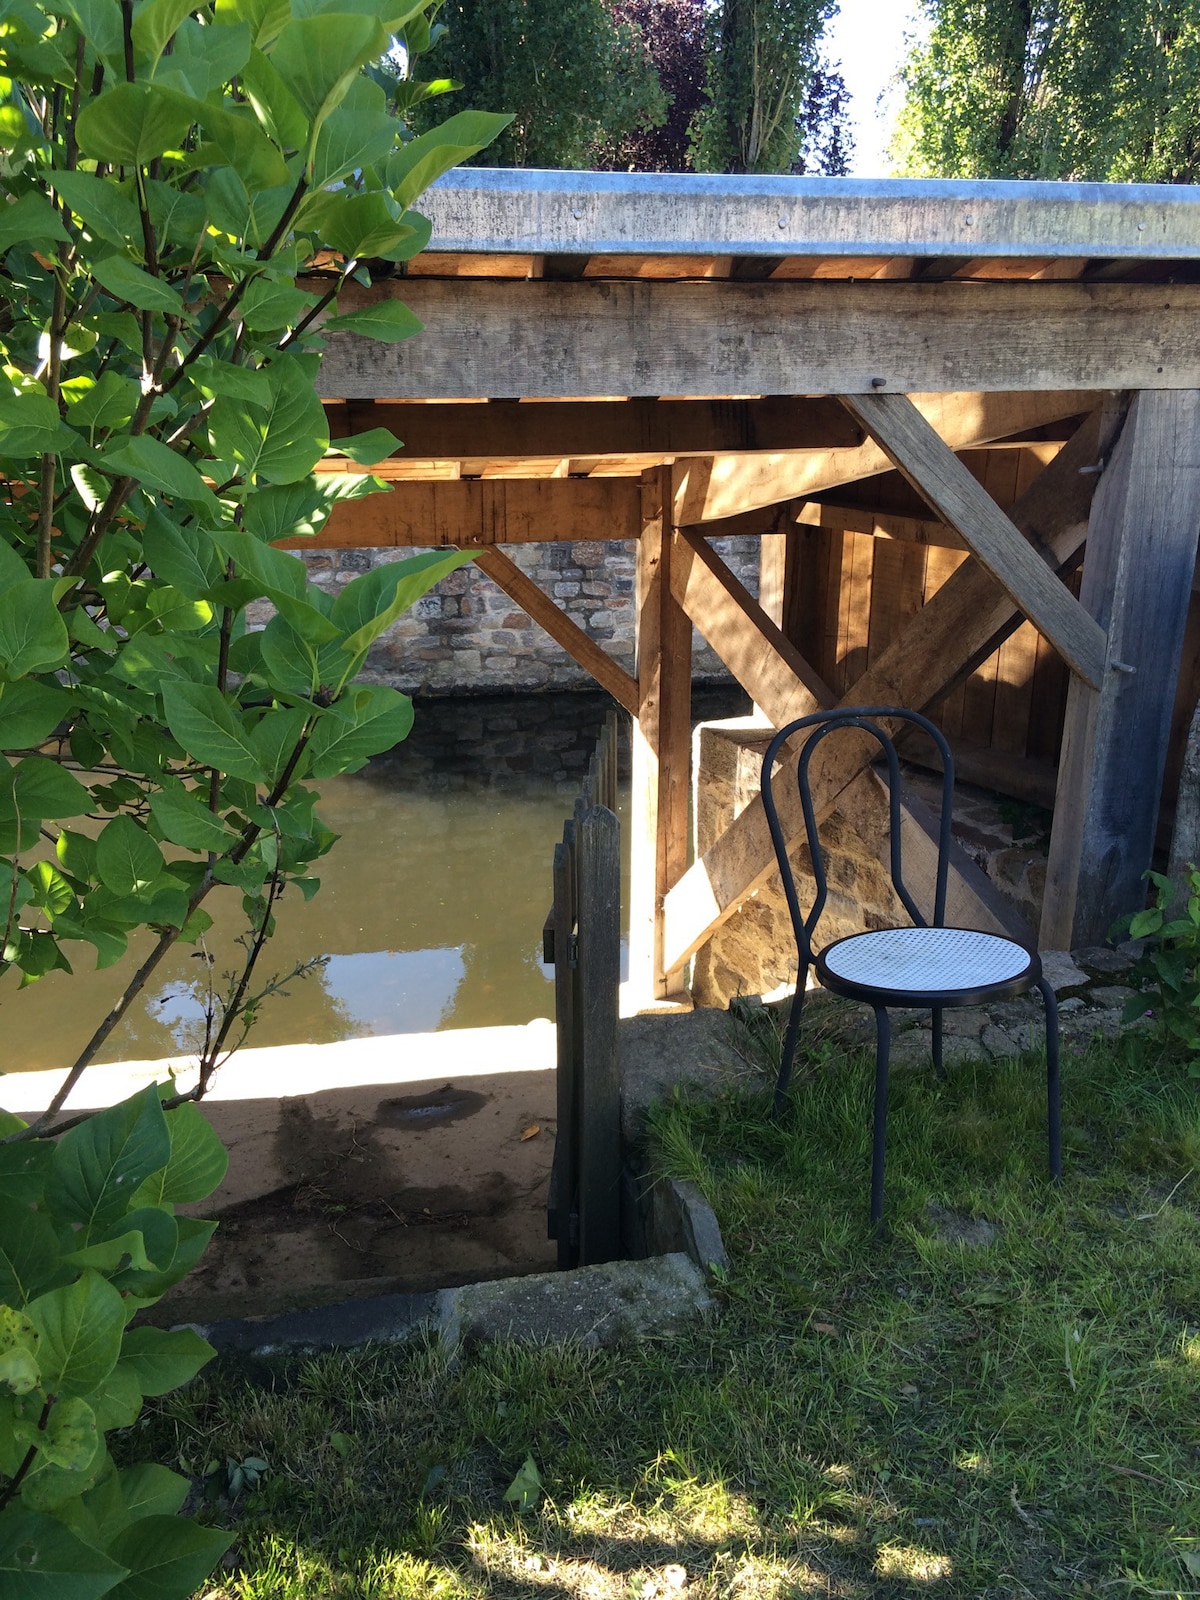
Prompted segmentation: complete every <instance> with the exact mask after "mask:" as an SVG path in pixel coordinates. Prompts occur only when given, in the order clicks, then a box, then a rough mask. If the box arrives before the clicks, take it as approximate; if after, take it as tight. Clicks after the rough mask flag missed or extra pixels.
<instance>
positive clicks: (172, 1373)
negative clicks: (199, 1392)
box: [121, 1328, 217, 1395]
mask: <svg viewBox="0 0 1200 1600" xmlns="http://www.w3.org/2000/svg"><path fill="white" fill-rule="evenodd" d="M216 1353H217V1352H216V1351H215V1350H214V1349H213V1347H212V1345H210V1344H209V1342H208V1340H207V1339H202V1338H201V1337H200V1335H199V1334H198V1333H197V1332H196V1331H195V1329H193V1328H172V1329H171V1331H170V1332H169V1333H168V1332H167V1331H166V1330H165V1329H164V1328H130V1329H129V1331H128V1333H126V1335H125V1340H124V1343H123V1345H122V1347H121V1360H122V1361H123V1362H127V1363H128V1364H129V1365H130V1366H131V1367H132V1368H133V1371H134V1374H135V1376H136V1377H137V1381H138V1383H139V1385H140V1386H141V1390H142V1393H143V1394H146V1395H156V1394H166V1393H167V1391H168V1390H169V1389H178V1388H179V1386H180V1385H181V1384H184V1383H187V1382H188V1380H189V1379H191V1378H194V1377H195V1376H196V1374H197V1373H198V1372H199V1371H200V1368H201V1367H203V1366H205V1365H206V1364H207V1363H208V1362H209V1361H211V1360H212V1358H213V1357H214V1356H215V1355H216Z"/></svg>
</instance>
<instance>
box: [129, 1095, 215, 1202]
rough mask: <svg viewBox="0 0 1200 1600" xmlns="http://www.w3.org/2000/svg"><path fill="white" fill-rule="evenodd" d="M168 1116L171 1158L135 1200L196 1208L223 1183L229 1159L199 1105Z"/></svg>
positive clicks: (139, 1191) (182, 1107)
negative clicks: (193, 1205) (195, 1206)
mask: <svg viewBox="0 0 1200 1600" xmlns="http://www.w3.org/2000/svg"><path fill="white" fill-rule="evenodd" d="M166 1115H167V1127H168V1128H169V1129H170V1132H171V1159H170V1161H168V1163H167V1165H166V1166H165V1167H164V1168H163V1169H162V1171H161V1172H156V1173H154V1174H153V1175H152V1176H151V1177H149V1178H147V1179H146V1181H145V1183H144V1184H143V1185H142V1187H141V1188H140V1189H139V1190H138V1192H137V1194H136V1196H135V1199H136V1200H137V1201H138V1202H139V1203H140V1204H142V1205H176V1206H185V1205H192V1204H193V1203H194V1202H195V1201H197V1200H205V1199H207V1198H208V1196H209V1195H210V1194H211V1193H212V1192H213V1190H214V1189H215V1188H216V1187H217V1185H218V1184H219V1183H220V1182H221V1180H222V1178H224V1176H225V1172H226V1169H227V1168H228V1166H229V1157H228V1155H227V1154H226V1151H225V1147H224V1145H223V1144H222V1143H221V1141H220V1139H218V1137H217V1135H216V1134H215V1133H214V1132H213V1127H212V1123H211V1122H209V1120H208V1118H207V1117H206V1116H205V1115H204V1113H203V1111H201V1110H200V1108H199V1106H195V1105H190V1104H185V1105H181V1106H176V1107H175V1108H174V1109H173V1110H171V1111H168V1112H167V1114H166Z"/></svg>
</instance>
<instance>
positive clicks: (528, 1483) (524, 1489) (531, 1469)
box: [504, 1456, 542, 1511]
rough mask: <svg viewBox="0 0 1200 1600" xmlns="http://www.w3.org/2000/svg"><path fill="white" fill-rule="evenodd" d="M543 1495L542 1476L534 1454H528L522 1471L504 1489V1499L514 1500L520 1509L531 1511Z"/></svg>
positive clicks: (522, 1465)
mask: <svg viewBox="0 0 1200 1600" xmlns="http://www.w3.org/2000/svg"><path fill="white" fill-rule="evenodd" d="M541 1496H542V1478H541V1474H540V1473H539V1472H538V1469H537V1465H536V1463H535V1462H534V1459H533V1457H532V1456H526V1457H525V1460H524V1461H523V1462H522V1463H521V1468H520V1471H519V1472H518V1473H517V1475H516V1477H515V1478H514V1479H513V1481H512V1482H511V1483H510V1484H509V1486H508V1488H507V1489H506V1490H505V1491H504V1499H505V1500H508V1501H512V1502H513V1503H514V1504H515V1505H516V1508H517V1510H518V1511H531V1510H532V1509H533V1508H534V1506H536V1505H537V1503H538V1501H539V1500H540V1499H541Z"/></svg>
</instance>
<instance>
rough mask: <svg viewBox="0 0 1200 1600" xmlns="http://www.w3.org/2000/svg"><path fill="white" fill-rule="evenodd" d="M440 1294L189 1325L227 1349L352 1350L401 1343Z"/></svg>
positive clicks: (426, 1319)
mask: <svg viewBox="0 0 1200 1600" xmlns="http://www.w3.org/2000/svg"><path fill="white" fill-rule="evenodd" d="M436 1303H437V1296H436V1295H435V1294H384V1295H376V1296H374V1297H373V1298H372V1299H369V1300H342V1301H339V1302H338V1303H337V1304H336V1305H331V1306H319V1307H317V1308H316V1310H313V1311H291V1312H288V1313H286V1314H285V1315H284V1316H281V1317H256V1318H252V1319H246V1320H238V1319H236V1318H227V1319H225V1320H223V1321H220V1322H207V1323H188V1324H186V1326H188V1327H193V1328H195V1330H196V1332H197V1333H199V1334H200V1335H202V1337H203V1338H205V1339H207V1340H208V1342H209V1344H211V1345H213V1346H214V1347H215V1348H216V1349H217V1350H219V1351H221V1352H222V1353H226V1352H235V1351H236V1352H238V1353H242V1354H251V1353H253V1354H255V1355H270V1354H271V1353H272V1352H273V1351H275V1350H296V1349H317V1350H322V1349H324V1350H331V1349H332V1350H349V1349H352V1348H353V1347H354V1346H355V1345H361V1344H398V1343H400V1342H401V1341H403V1340H404V1339H407V1338H409V1337H410V1336H411V1335H412V1334H414V1333H417V1332H419V1331H420V1330H421V1329H422V1328H425V1327H427V1326H428V1325H429V1323H430V1321H431V1320H432V1318H433V1315H434V1311H435V1308H436Z"/></svg>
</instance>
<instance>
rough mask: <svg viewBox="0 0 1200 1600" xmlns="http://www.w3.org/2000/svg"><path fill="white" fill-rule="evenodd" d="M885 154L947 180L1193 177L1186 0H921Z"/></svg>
mask: <svg viewBox="0 0 1200 1600" xmlns="http://www.w3.org/2000/svg"><path fill="white" fill-rule="evenodd" d="M923 3H924V5H925V9H926V12H927V16H928V20H929V23H930V28H929V33H928V37H927V39H926V40H925V42H923V43H919V44H917V45H915V46H914V48H913V50H912V52H911V54H910V56H909V58H908V61H907V63H906V65H905V67H904V69H903V72H902V79H903V82H904V87H905V90H906V101H905V106H904V110H903V112H902V114H901V122H900V128H899V133H898V137H897V141H896V146H895V153H896V155H897V157H898V158H899V161H900V164H901V166H902V169H903V170H905V171H907V172H909V173H913V174H918V175H920V174H930V175H934V176H939V177H947V178H977V177H996V178H1062V179H1096V180H1108V181H1117V182H1128V181H1135V180H1137V181H1144V182H1152V183H1192V182H1195V181H1196V179H1197V175H1198V174H1200V8H1198V7H1197V5H1196V3H1195V0H923Z"/></svg>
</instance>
